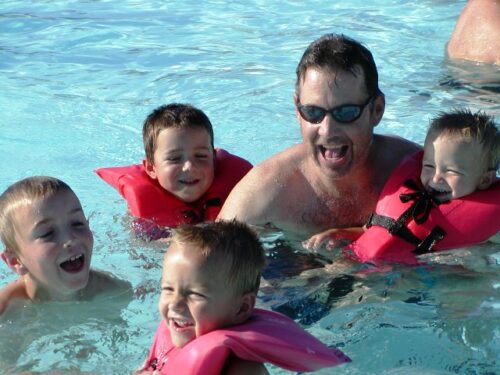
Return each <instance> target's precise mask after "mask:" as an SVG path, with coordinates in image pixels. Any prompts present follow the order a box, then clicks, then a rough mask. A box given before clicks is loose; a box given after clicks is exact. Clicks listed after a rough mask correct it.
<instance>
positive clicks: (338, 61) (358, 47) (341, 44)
mask: <svg viewBox="0 0 500 375" xmlns="http://www.w3.org/2000/svg"><path fill="white" fill-rule="evenodd" d="M359 67H361V69H362V70H363V72H364V76H365V86H366V90H367V93H368V95H369V96H371V97H376V96H378V95H383V93H382V91H380V89H379V87H378V72H377V66H376V65H375V61H374V60H373V56H372V54H371V52H370V51H369V50H368V49H367V48H366V47H365V46H363V45H362V44H361V43H359V42H357V41H355V40H354V39H351V38H349V37H347V36H345V35H343V34H340V35H338V34H326V35H323V36H322V37H320V38H319V39H316V40H315V41H313V42H312V43H311V44H310V45H309V47H307V49H306V50H305V52H304V54H303V55H302V58H301V59H300V62H299V64H298V66H297V69H296V74H297V81H296V83H295V92H296V94H297V96H299V94H300V83H301V82H302V81H303V80H304V77H305V74H306V71H307V69H310V68H317V69H321V70H327V71H331V72H336V71H338V70H341V71H345V72H349V73H351V74H352V75H354V76H356V75H357V74H358V72H359V71H358V69H359Z"/></svg>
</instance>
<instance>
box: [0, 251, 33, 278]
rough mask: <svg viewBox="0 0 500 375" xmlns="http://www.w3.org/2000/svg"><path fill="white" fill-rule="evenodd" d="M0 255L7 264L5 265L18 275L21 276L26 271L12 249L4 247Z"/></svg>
mask: <svg viewBox="0 0 500 375" xmlns="http://www.w3.org/2000/svg"><path fill="white" fill-rule="evenodd" d="M0 257H1V258H2V259H3V261H4V262H5V264H7V266H8V267H9V268H10V269H11V270H12V271H14V272H15V273H17V274H18V275H21V276H22V275H25V274H27V273H28V270H27V269H26V267H24V265H23V264H22V263H21V261H20V260H19V258H18V257H17V255H16V254H15V253H14V252H13V251H12V250H10V249H5V251H3V252H2V253H0Z"/></svg>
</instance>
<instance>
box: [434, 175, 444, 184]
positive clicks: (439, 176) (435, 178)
mask: <svg viewBox="0 0 500 375" xmlns="http://www.w3.org/2000/svg"><path fill="white" fill-rule="evenodd" d="M442 178H443V176H442V175H441V173H439V172H436V173H434V175H433V176H432V182H433V183H435V184H437V183H439V182H441V180H442Z"/></svg>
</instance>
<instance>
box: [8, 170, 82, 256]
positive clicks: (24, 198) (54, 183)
mask: <svg viewBox="0 0 500 375" xmlns="http://www.w3.org/2000/svg"><path fill="white" fill-rule="evenodd" d="M61 191H71V192H73V190H72V189H71V188H70V187H69V185H67V184H66V183H65V182H63V181H61V180H59V179H57V178H54V177H49V176H33V177H28V178H25V179H22V180H20V181H17V182H15V183H13V184H12V185H10V186H9V187H8V188H7V189H6V190H5V191H4V192H3V193H2V195H0V239H1V240H2V242H3V243H4V245H5V247H6V249H9V250H11V251H13V252H15V253H18V252H19V248H18V246H17V242H16V239H15V232H16V227H15V225H16V217H15V214H16V212H17V211H18V209H19V208H21V207H26V206H28V205H30V204H33V203H34V202H37V201H40V200H42V199H47V198H50V197H52V196H54V195H56V194H57V193H59V192H61Z"/></svg>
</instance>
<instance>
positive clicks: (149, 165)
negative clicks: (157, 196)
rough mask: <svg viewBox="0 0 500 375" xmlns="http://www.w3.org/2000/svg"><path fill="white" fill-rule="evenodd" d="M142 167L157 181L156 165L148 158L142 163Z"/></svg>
mask: <svg viewBox="0 0 500 375" xmlns="http://www.w3.org/2000/svg"><path fill="white" fill-rule="evenodd" d="M142 165H143V167H144V170H145V171H146V173H147V175H148V176H149V177H151V178H152V179H153V180H156V178H157V176H156V168H155V165H154V163H151V162H150V161H149V160H148V159H147V158H146V159H144V160H143V161H142Z"/></svg>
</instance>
